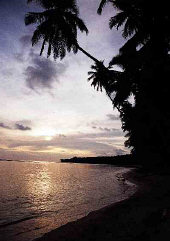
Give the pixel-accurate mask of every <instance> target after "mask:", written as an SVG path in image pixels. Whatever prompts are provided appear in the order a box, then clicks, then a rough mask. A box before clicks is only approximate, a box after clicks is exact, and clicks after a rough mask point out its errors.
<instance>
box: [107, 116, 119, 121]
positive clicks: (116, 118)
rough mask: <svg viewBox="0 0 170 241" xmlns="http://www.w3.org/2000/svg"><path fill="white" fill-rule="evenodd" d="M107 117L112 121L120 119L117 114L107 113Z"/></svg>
mask: <svg viewBox="0 0 170 241" xmlns="http://www.w3.org/2000/svg"><path fill="white" fill-rule="evenodd" d="M107 117H108V119H109V120H113V121H115V120H120V117H119V116H118V115H113V114H108V115H107Z"/></svg>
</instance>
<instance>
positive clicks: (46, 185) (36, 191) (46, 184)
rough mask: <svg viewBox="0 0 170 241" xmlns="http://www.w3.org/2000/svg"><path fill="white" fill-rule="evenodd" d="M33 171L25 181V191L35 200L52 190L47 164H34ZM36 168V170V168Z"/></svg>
mask: <svg viewBox="0 0 170 241" xmlns="http://www.w3.org/2000/svg"><path fill="white" fill-rule="evenodd" d="M35 169H36V170H35V173H36V175H35V174H34V175H33V177H34V178H30V179H29V181H28V183H27V192H28V194H29V195H31V196H33V197H34V198H35V201H36V197H37V198H41V197H46V196H48V195H49V194H50V192H51V190H52V180H51V176H50V175H49V170H48V164H45V163H44V164H43V165H37V166H35ZM37 169H38V170H37Z"/></svg>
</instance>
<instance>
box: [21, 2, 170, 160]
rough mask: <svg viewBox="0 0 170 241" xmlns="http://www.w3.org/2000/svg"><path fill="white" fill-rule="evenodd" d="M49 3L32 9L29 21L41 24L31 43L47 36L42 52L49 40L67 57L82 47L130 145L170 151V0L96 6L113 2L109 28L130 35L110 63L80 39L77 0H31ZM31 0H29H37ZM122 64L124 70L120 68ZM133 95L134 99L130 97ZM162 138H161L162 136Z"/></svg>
mask: <svg viewBox="0 0 170 241" xmlns="http://www.w3.org/2000/svg"><path fill="white" fill-rule="evenodd" d="M32 1H34V2H37V3H38V4H40V6H41V7H42V8H44V9H45V11H44V12H41V13H28V14H27V15H26V18H25V22H26V24H34V23H35V24H37V25H38V26H37V29H36V30H35V32H34V35H33V38H32V43H33V45H34V44H36V43H37V42H38V41H39V40H40V39H43V44H42V49H41V54H42V52H43V51H44V46H45V45H46V43H48V45H49V47H48V53H47V55H48V56H49V55H50V54H51V52H53V54H54V58H58V57H60V58H63V57H64V56H65V54H66V52H67V51H68V52H70V51H73V52H74V53H76V52H77V51H78V50H80V51H82V52H83V53H84V54H85V55H86V56H88V57H90V58H91V59H92V60H93V61H94V62H95V63H94V64H93V65H92V66H91V68H92V70H91V71H89V73H88V74H89V78H88V80H89V81H91V85H92V86H94V88H96V89H97V90H101V91H102V89H105V91H106V94H107V95H108V97H109V98H110V99H111V101H112V103H113V106H114V107H116V108H118V110H119V111H120V118H121V120H122V129H123V130H124V131H125V132H126V137H127V138H128V139H127V141H126V142H125V145H126V146H128V147H130V148H131V150H132V153H134V154H135V155H137V156H138V157H141V159H143V156H145V155H146V154H148V155H149V154H151V155H152V154H153V153H156V154H158V155H161V156H167V155H169V154H170V148H169V147H170V108H169V95H168V94H169V82H168V77H167V76H170V55H169V52H170V28H169V26H170V12H169V6H168V2H167V1H165V2H164V3H163V4H160V3H159V2H158V1H154V0H150V1H147V0H128V1H127V0H102V1H101V2H100V5H99V8H98V10H97V12H98V14H101V13H102V11H103V8H104V6H105V5H106V4H108V3H110V4H111V5H112V6H113V7H114V8H115V9H116V10H117V12H116V15H115V16H113V17H111V18H110V20H109V26H110V29H112V28H113V27H115V28H116V29H119V28H121V30H122V36H123V37H124V39H125V40H126V42H125V44H124V45H123V46H122V47H121V48H120V50H119V55H117V56H114V57H113V58H112V60H111V61H110V64H109V66H108V67H105V66H104V64H103V62H102V61H99V60H97V59H96V58H94V57H93V56H91V55H90V54H89V53H87V52H86V51H85V50H84V49H82V48H81V47H80V46H79V44H78V42H77V30H78V29H80V31H82V32H86V33H88V30H87V28H86V26H85V24H84V22H83V21H82V20H81V19H80V18H79V12H78V7H77V5H76V1H74V0H65V1H59V0H51V1H49V0H37V1H36V0H32ZM32 1H31V0H28V2H32ZM116 66H119V67H120V68H121V69H122V70H121V71H116V70H115V67H116ZM132 96H133V98H134V101H133V103H131V100H130V98H131V97H132ZM158 140H159V141H158Z"/></svg>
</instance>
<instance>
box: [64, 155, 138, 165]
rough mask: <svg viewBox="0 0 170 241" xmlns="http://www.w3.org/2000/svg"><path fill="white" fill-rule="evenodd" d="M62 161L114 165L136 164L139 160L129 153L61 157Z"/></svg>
mask: <svg viewBox="0 0 170 241" xmlns="http://www.w3.org/2000/svg"><path fill="white" fill-rule="evenodd" d="M61 162H62V163H89V164H109V165H115V166H121V167H123V166H136V165H138V164H139V162H138V161H137V160H136V158H135V157H133V155H131V154H127V155H118V156H98V157H73V158H70V159H61Z"/></svg>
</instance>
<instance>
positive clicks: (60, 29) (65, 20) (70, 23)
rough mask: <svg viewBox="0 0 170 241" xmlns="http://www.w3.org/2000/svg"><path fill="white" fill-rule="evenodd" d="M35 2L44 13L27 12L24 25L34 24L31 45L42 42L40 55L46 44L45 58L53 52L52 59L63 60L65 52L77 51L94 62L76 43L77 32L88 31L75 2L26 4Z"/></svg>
mask: <svg viewBox="0 0 170 241" xmlns="http://www.w3.org/2000/svg"><path fill="white" fill-rule="evenodd" d="M30 2H36V3H38V4H39V5H40V6H41V7H42V8H43V9H44V10H45V11H43V12H29V13H27V15H26V16H25V24H26V25H30V24H36V25H37V28H36V30H35V31H34V34H33V37H32V45H35V44H37V43H38V42H39V41H40V40H43V43H42V48H41V52H40V55H41V54H42V53H43V51H44V47H45V45H46V44H48V51H47V57H49V56H50V55H51V53H52V52H53V57H54V59H56V58H60V59H62V58H64V57H65V55H66V52H70V51H73V53H77V51H78V50H80V51H81V52H83V53H84V54H85V55H87V56H88V57H89V58H91V59H92V60H93V61H95V62H99V61H98V60H97V59H96V58H94V57H93V56H92V55H90V54H89V53H88V52H86V51H85V50H84V49H83V48H81V47H80V46H79V44H78V42H77V31H78V29H79V30H80V31H81V32H86V34H87V33H88V29H87V27H86V25H85V23H84V22H83V20H82V19H81V18H79V11H78V7H77V5H76V2H75V0H64V1H56V0H51V1H48V0H28V3H30Z"/></svg>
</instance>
